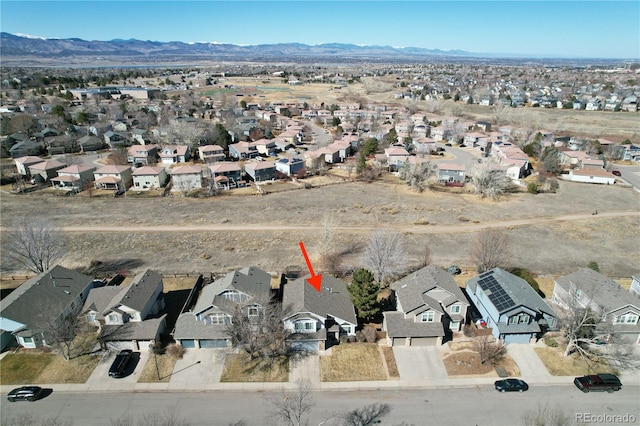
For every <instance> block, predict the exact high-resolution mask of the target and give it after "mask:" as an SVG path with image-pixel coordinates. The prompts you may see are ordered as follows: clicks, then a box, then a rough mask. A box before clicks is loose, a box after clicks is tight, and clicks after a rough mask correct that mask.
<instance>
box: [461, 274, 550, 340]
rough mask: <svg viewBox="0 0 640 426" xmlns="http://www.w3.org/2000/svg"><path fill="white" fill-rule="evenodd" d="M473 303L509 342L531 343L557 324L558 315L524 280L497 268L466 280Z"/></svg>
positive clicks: (487, 321) (500, 337)
mask: <svg viewBox="0 0 640 426" xmlns="http://www.w3.org/2000/svg"><path fill="white" fill-rule="evenodd" d="M465 290H466V293H467V295H468V296H469V299H470V300H471V302H472V303H473V304H474V305H475V307H476V309H477V310H478V312H479V313H480V315H481V316H482V319H483V320H484V321H485V323H486V326H487V327H490V328H491V329H492V334H493V337H495V338H496V339H501V340H503V341H504V343H505V344H507V343H530V342H532V341H535V340H536V339H538V338H539V337H540V336H541V335H542V334H543V333H544V332H546V331H547V330H553V329H556V328H557V325H558V315H557V314H556V312H555V311H554V310H553V309H552V308H551V306H549V305H548V304H547V302H545V301H544V299H543V298H542V297H540V295H539V294H538V293H537V292H536V291H535V290H534V289H533V288H532V287H531V286H530V285H529V283H527V282H526V281H525V280H523V279H522V278H520V277H518V276H516V275H513V274H511V273H509V272H507V271H505V270H503V269H501V268H494V269H491V270H490V271H487V272H484V273H482V274H480V275H478V276H477V277H474V278H471V279H469V280H467V286H466V288H465Z"/></svg>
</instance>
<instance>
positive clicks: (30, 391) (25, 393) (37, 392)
mask: <svg viewBox="0 0 640 426" xmlns="http://www.w3.org/2000/svg"><path fill="white" fill-rule="evenodd" d="M41 395H42V388H41V387H40V386H22V387H20V388H16V389H13V390H12V391H11V392H9V394H8V395H7V399H8V400H9V401H11V402H16V401H35V400H36V399H38V398H40V396H41Z"/></svg>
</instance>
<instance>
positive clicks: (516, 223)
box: [0, 211, 640, 234]
mask: <svg viewBox="0 0 640 426" xmlns="http://www.w3.org/2000/svg"><path fill="white" fill-rule="evenodd" d="M635 216H640V211H617V212H605V213H598V214H570V215H560V216H550V217H535V218H527V219H514V220H502V221H495V222H487V223H469V224H462V223H461V224H455V225H415V224H404V225H394V226H390V225H386V224H379V225H342V226H336V227H335V229H336V230H340V231H351V232H370V231H371V230H372V229H378V228H386V229H394V230H397V231H400V232H405V233H413V234H457V233H466V232H477V231H480V230H483V229H488V228H495V229H505V228H506V229H511V228H517V227H525V226H530V225H540V224H544V223H552V222H569V221H571V222H573V221H580V220H594V219H605V218H615V217H635ZM61 229H62V231H63V232H197V231H218V232H220V231H223V232H247V231H267V232H269V231H273V232H280V231H312V230H321V229H323V227H322V226H321V225H309V224H291V225H262V224H247V225H228V224H222V225H154V226H111V225H109V226H107V225H105V226H63V227H62V228H61ZM4 230H5V229H4V228H2V227H0V231H4Z"/></svg>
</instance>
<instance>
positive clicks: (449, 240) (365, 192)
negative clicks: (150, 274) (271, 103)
mask: <svg viewBox="0 0 640 426" xmlns="http://www.w3.org/2000/svg"><path fill="white" fill-rule="evenodd" d="M0 208H1V213H2V217H3V221H2V225H3V227H5V226H7V224H8V223H10V218H11V217H15V216H22V215H25V214H30V215H39V216H40V215H41V216H47V217H49V218H50V219H51V220H53V221H54V223H55V224H57V225H58V226H60V227H67V229H69V230H71V229H73V228H72V227H78V228H77V229H76V230H75V231H74V232H66V236H67V238H68V245H67V247H68V249H69V250H68V255H67V256H66V258H65V259H64V260H63V264H64V265H66V266H69V267H85V266H87V265H89V263H90V262H91V261H94V260H100V261H102V262H105V263H106V264H108V265H112V267H113V269H114V272H115V271H118V270H124V271H126V270H130V271H132V272H135V271H137V270H140V269H142V268H144V267H150V268H154V269H156V270H158V271H160V272H163V273H167V274H171V273H209V272H216V273H217V272H225V271H228V270H231V269H234V268H238V267H244V266H248V265H254V266H257V267H260V268H263V269H265V270H267V271H269V272H274V273H279V272H281V271H283V270H284V268H285V267H286V266H288V265H299V266H303V265H304V261H303V259H302V256H301V254H300V251H299V246H298V243H299V241H304V242H305V245H306V247H307V250H308V252H309V255H310V256H311V258H312V260H317V259H318V253H319V250H320V247H321V238H322V234H323V230H322V223H323V220H324V218H325V217H326V216H331V217H332V218H333V219H334V221H335V222H336V223H337V225H338V228H337V229H336V230H335V231H334V232H333V233H334V243H333V245H334V247H335V249H337V250H341V251H343V252H345V255H344V256H343V264H344V266H346V267H358V266H360V263H359V256H360V252H361V250H362V248H363V246H364V245H365V244H366V242H367V240H368V237H369V235H370V232H371V231H372V230H373V229H375V228H378V227H386V228H390V229H398V230H400V231H401V232H403V233H404V234H405V237H406V242H407V250H408V254H409V258H408V263H409V264H410V265H411V264H417V263H418V262H419V258H420V255H421V253H422V248H423V247H424V245H425V244H428V245H429V247H430V248H431V257H432V261H433V263H435V264H436V265H439V266H443V267H447V266H448V265H449V264H451V263H456V264H458V265H459V266H460V267H461V268H463V269H464V268H465V267H468V268H471V269H473V268H474V265H473V263H472V261H471V259H470V256H469V247H470V245H471V244H472V243H473V241H474V238H475V236H476V234H477V232H478V231H480V230H481V229H482V228H483V227H487V226H492V227H502V229H504V230H505V232H507V234H508V235H509V237H510V240H511V243H512V244H511V246H512V256H511V257H510V259H509V262H510V263H511V264H512V265H511V266H518V267H523V268H527V269H529V270H530V271H532V272H533V273H536V274H539V275H544V274H559V273H567V272H572V271H574V270H575V269H576V268H577V267H582V266H586V264H587V263H588V262H589V261H592V260H594V261H596V262H598V264H599V265H600V268H601V271H602V272H603V273H605V274H608V275H610V276H612V277H629V276H630V275H631V274H633V273H637V268H638V265H637V262H636V261H634V259H639V258H640V245H639V244H638V241H639V240H640V216H639V215H638V212H640V194H638V193H637V192H635V191H633V190H631V189H629V188H622V187H615V186H614V187H605V186H598V185H584V184H577V183H569V182H561V183H560V188H559V190H558V192H557V193H556V194H538V195H531V194H527V193H518V194H513V195H509V196H507V197H506V198H504V199H503V200H501V201H498V202H495V201H491V200H486V199H481V198H479V197H477V196H475V195H471V194H455V195H452V194H446V193H440V192H431V191H426V192H424V193H422V194H418V193H415V192H411V191H409V190H408V189H407V187H406V186H403V185H397V184H391V183H385V182H382V181H381V182H376V183H373V184H362V183H345V184H339V185H331V186H327V187H321V188H314V189H311V190H297V191H288V192H282V193H277V194H270V195H267V196H228V195H227V196H223V197H213V198H205V199H191V198H182V197H175V198H173V197H171V198H158V199H145V200H140V199H134V198H129V197H122V198H108V199H107V198H85V197H72V198H61V197H50V196H46V195H42V194H37V193H36V194H26V195H9V194H3V195H2V205H1V207H0ZM596 209H597V210H598V212H599V213H600V214H599V215H597V216H591V212H593V211H594V210H596ZM614 212H623V213H622V215H621V216H611V217H607V214H612V215H613V214H614ZM624 212H626V213H624ZM573 214H581V215H583V216H582V218H581V219H579V220H577V219H576V220H572V219H571V218H567V219H566V220H561V221H553V219H554V218H556V217H561V216H567V215H573ZM520 220H525V221H528V222H526V223H521V224H519V222H517V221H520ZM420 221H427V222H428V223H429V224H428V225H414V224H415V223H416V222H420ZM209 226H210V227H212V228H211V229H207V227H209ZM119 227H127V228H119ZM3 229H4V228H3ZM1 236H2V242H3V244H2V247H3V248H4V247H5V246H6V245H5V244H4V243H5V238H6V233H5V232H2V233H1ZM2 259H3V262H2V268H3V270H5V271H8V272H10V271H11V269H12V268H11V265H9V264H7V262H6V261H5V259H6V257H5V256H2Z"/></svg>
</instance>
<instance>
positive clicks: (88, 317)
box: [87, 312, 96, 322]
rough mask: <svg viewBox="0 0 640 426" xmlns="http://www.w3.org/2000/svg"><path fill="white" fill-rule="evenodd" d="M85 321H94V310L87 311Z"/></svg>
mask: <svg viewBox="0 0 640 426" xmlns="http://www.w3.org/2000/svg"><path fill="white" fill-rule="evenodd" d="M87 321H88V322H96V313H95V312H89V313H88V314H87Z"/></svg>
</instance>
